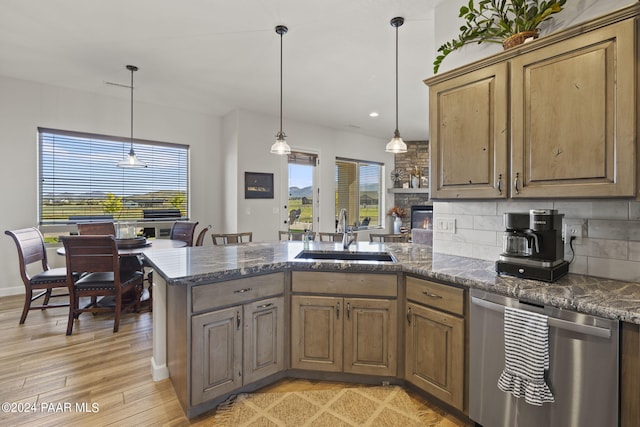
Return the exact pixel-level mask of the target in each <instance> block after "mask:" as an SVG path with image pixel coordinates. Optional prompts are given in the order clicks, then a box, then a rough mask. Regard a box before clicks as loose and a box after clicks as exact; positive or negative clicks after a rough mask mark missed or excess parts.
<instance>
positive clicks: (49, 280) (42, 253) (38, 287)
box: [4, 227, 69, 325]
mask: <svg viewBox="0 0 640 427" xmlns="http://www.w3.org/2000/svg"><path fill="white" fill-rule="evenodd" d="M4 234H6V235H7V236H10V237H11V238H12V239H13V241H14V242H15V244H16V248H17V249H18V259H19V262H20V277H22V282H23V283H24V291H25V292H24V308H23V309H22V315H21V316H20V324H21V325H22V324H23V323H24V322H25V320H26V319H27V314H28V313H29V310H44V309H47V308H54V307H68V306H69V304H68V303H67V304H62V303H60V304H49V299H50V298H52V297H68V296H69V294H68V293H64V294H59V293H56V294H53V293H52V291H53V290H54V289H56V288H64V289H66V288H67V269H66V268H50V267H49V264H48V262H47V251H46V249H45V246H44V239H43V238H42V234H41V233H40V230H38V229H37V228H34V227H31V228H22V229H20V230H13V231H12V230H6V231H5V232H4ZM37 262H40V263H41V266H42V269H41V270H42V271H40V272H39V273H36V274H33V275H32V274H30V272H31V273H33V267H29V266H30V265H33V264H34V263H37ZM34 291H38V293H37V295H35V296H34V295H33V292H34ZM40 291H41V292H40ZM43 296H44V300H43V302H42V305H37V306H32V305H31V303H32V302H33V301H35V300H37V299H39V298H40V297H43Z"/></svg>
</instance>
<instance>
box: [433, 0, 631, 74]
mask: <svg viewBox="0 0 640 427" xmlns="http://www.w3.org/2000/svg"><path fill="white" fill-rule="evenodd" d="M476 3H477V2H476ZM634 3H636V1H632V0H606V1H603V0H580V1H575V0H569V1H567V3H566V4H565V6H564V10H562V11H561V12H560V13H557V14H554V15H552V16H553V17H552V19H551V20H549V21H546V22H544V23H543V24H542V26H541V28H540V36H541V37H543V36H544V35H545V34H549V33H551V32H554V31H557V30H559V29H562V28H567V27H570V26H572V25H575V24H578V23H580V22H584V21H587V20H589V19H592V18H596V17H598V16H601V15H604V14H606V13H607V12H611V11H614V10H618V9H622V8H623V7H625V6H629V5H632V4H634ZM463 4H466V2H465V1H463V0H459V1H443V2H441V3H440V4H439V5H438V6H436V11H435V26H434V29H433V31H434V39H435V49H438V47H440V46H441V45H442V44H443V43H445V42H447V41H449V40H452V39H455V38H457V36H458V34H459V31H458V28H460V26H461V25H462V24H464V23H465V21H464V19H463V18H459V17H458V14H459V13H458V12H459V10H460V6H462V5H463ZM501 50H502V46H501V45H499V44H495V43H482V44H479V45H478V44H475V43H472V44H469V45H467V46H465V47H463V48H461V49H458V50H456V51H454V52H452V53H450V54H449V55H447V57H446V58H445V59H444V61H443V62H442V65H441V66H440V70H439V71H438V73H443V72H445V71H447V70H451V69H453V68H456V67H460V66H462V65H466V64H468V63H470V62H473V61H477V60H479V59H482V58H485V57H487V56H490V55H493V54H494V53H497V52H500V51H501ZM436 54H437V51H434V52H433V58H434V59H435V57H436V56H437V55H436ZM430 71H432V70H430Z"/></svg>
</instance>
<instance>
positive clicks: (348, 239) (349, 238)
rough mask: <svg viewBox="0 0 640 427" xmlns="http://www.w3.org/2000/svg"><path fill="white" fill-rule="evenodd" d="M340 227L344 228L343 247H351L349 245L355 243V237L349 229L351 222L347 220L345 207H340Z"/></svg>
mask: <svg viewBox="0 0 640 427" xmlns="http://www.w3.org/2000/svg"><path fill="white" fill-rule="evenodd" d="M338 227H339V228H340V229H341V230H342V247H343V248H344V249H349V245H350V244H352V243H353V241H354V238H353V234H351V230H349V222H348V221H347V210H346V209H345V208H342V209H340V214H339V215H338Z"/></svg>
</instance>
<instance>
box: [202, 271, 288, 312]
mask: <svg viewBox="0 0 640 427" xmlns="http://www.w3.org/2000/svg"><path fill="white" fill-rule="evenodd" d="M282 293H284V273H275V274H267V275H264V276H253V277H247V278H244V279H236V280H230V281H228V282H220V283H212V284H209V285H202V286H194V287H193V288H192V291H191V301H192V303H191V305H192V311H193V312H198V311H203V310H209V309H212V308H216V307H223V306H225V305H232V304H238V303H244V302H246V301H251V300H253V299H256V298H265V297H269V296H273V295H278V294H282Z"/></svg>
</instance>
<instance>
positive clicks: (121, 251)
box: [56, 239, 187, 309]
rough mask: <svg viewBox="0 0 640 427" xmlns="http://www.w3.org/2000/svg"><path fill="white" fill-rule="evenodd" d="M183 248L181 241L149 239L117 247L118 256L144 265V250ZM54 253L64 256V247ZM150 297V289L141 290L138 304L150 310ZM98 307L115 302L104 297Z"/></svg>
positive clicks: (185, 243) (110, 305) (185, 244)
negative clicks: (136, 243) (130, 257)
mask: <svg viewBox="0 0 640 427" xmlns="http://www.w3.org/2000/svg"><path fill="white" fill-rule="evenodd" d="M126 240H127V243H129V240H130V239H126ZM117 241H118V239H116V242H117ZM185 246H187V242H184V241H182V240H173V239H151V240H145V241H144V243H141V244H139V245H130V244H126V245H125V244H123V245H118V255H120V256H125V257H128V256H137V257H139V258H140V261H142V264H143V265H146V264H145V261H144V251H145V250H148V249H154V250H159V249H177V248H183V247H185ZM56 253H57V254H58V255H62V256H65V255H66V252H65V250H64V246H61V247H59V248H58V249H56ZM150 296H151V293H150V288H143V290H142V295H141V297H140V302H141V303H143V304H146V303H148V304H147V305H148V306H149V307H148V308H149V309H151V301H150ZM99 305H100V306H109V307H112V306H114V305H115V302H114V301H113V297H104V298H102V299H101V300H100V302H99Z"/></svg>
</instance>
